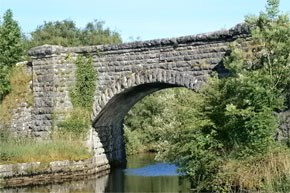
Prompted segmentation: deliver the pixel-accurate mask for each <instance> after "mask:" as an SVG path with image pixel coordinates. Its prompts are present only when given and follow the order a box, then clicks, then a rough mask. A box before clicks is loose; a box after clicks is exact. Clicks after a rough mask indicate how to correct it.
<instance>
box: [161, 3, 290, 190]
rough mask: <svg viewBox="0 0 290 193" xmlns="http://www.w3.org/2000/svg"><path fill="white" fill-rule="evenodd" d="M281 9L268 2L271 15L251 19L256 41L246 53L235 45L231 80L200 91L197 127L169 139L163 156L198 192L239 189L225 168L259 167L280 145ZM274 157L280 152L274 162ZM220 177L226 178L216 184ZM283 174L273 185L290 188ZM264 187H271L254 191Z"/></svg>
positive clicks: (288, 66) (289, 28) (284, 28)
mask: <svg viewBox="0 0 290 193" xmlns="http://www.w3.org/2000/svg"><path fill="white" fill-rule="evenodd" d="M278 5H279V0H268V4H267V6H266V13H264V12H261V14H260V15H259V16H258V17H255V16H250V17H247V18H246V22H247V24H248V25H249V26H250V27H251V35H252V37H251V41H250V42H248V45H247V48H245V47H243V46H242V42H241V41H239V40H238V41H236V42H235V43H233V44H232V45H231V46H230V50H231V54H230V56H228V57H226V58H225V59H224V63H225V66H226V68H228V69H229V70H230V71H231V76H230V77H226V78H223V79H218V78H216V77H213V78H209V79H208V82H207V85H206V87H205V88H203V89H201V90H200V91H199V93H200V94H199V98H200V99H201V101H200V102H199V103H196V105H195V107H194V108H198V109H199V112H201V114H200V115H198V114H196V113H195V114H193V115H194V116H195V117H196V118H197V120H196V124H195V125H191V126H190V125H188V126H187V127H184V128H181V129H179V130H178V132H179V133H178V134H175V135H169V136H166V138H165V139H164V140H166V144H165V145H164V147H163V150H164V151H163V152H161V157H162V156H163V157H164V158H167V159H168V160H169V161H175V162H176V163H177V164H178V165H179V166H180V169H181V171H183V172H185V173H186V174H187V175H188V176H190V179H191V180H192V185H193V187H194V188H196V189H197V190H202V191H222V192H225V191H227V190H228V189H224V188H228V186H235V188H240V187H241V186H240V185H241V184H236V183H237V180H236V179H237V178H235V175H236V173H237V170H235V171H233V172H232V173H231V174H229V173H222V172H223V168H222V167H223V165H226V164H227V163H228V162H229V161H230V160H232V159H234V160H235V162H234V163H235V165H238V164H237V163H239V164H240V165H242V166H245V165H244V164H249V163H250V164H257V167H258V166H259V164H261V163H263V162H261V161H259V160H261V159H256V160H257V162H255V163H253V162H247V159H249V158H259V156H260V157H262V160H263V158H266V157H267V156H268V155H269V153H271V150H272V149H275V148H274V147H275V146H277V143H276V142H274V136H275V134H276V132H277V131H276V130H277V126H278V122H279V120H278V117H277V116H275V113H276V112H277V111H278V110H280V109H281V108H283V107H284V105H285V102H286V99H287V96H289V93H290V92H289V85H290V78H289V74H290V54H289V53H290V21H289V15H286V14H280V15H278V13H279V10H278ZM176 136H178V137H176ZM168 149H169V150H168ZM276 149H277V148H276ZM281 151H282V150H281ZM278 153H279V152H278ZM273 155H274V156H275V155H277V152H276V153H275V154H272V156H269V157H273ZM263 156H264V157H263ZM273 159H280V158H273ZM265 160H266V159H265ZM277 167H278V166H277ZM244 168H247V167H246V166H245V167H244ZM276 169H277V168H276ZM276 169H275V170H276ZM277 170H278V169H277ZM247 172H248V173H250V172H252V171H249V170H248V171H247ZM219 173H222V175H220V176H224V177H225V179H222V180H221V179H216V178H215V176H216V175H217V174H219ZM279 174H281V176H278V178H276V179H274V180H277V179H284V181H283V182H284V183H288V181H287V180H286V181H285V178H283V175H284V173H282V172H281V173H279ZM231 175H233V176H231ZM287 175H288V174H287ZM229 178H232V179H229ZM223 180H224V181H223ZM227 180H228V181H227ZM267 180H268V179H267ZM267 180H265V178H262V179H261V180H260V181H259V180H258V181H259V183H264V182H265V183H266V181H267ZM228 182H229V183H228ZM272 182H273V181H272ZM272 182H271V183H272ZM267 183H268V182H267ZM273 183H275V182H273ZM276 184H277V183H276ZM261 187H266V184H262V185H261V184H254V188H253V187H250V188H252V189H251V190H253V189H255V190H258V189H259V188H261ZM244 188H245V187H244ZM251 190H249V192H251Z"/></svg>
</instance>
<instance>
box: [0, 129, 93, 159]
mask: <svg viewBox="0 0 290 193" xmlns="http://www.w3.org/2000/svg"><path fill="white" fill-rule="evenodd" d="M89 157H91V154H90V153H89V152H88V150H87V148H86V147H85V145H84V144H83V143H82V141H81V140H78V139H76V138H73V137H70V136H69V135H66V136H64V135H54V137H52V139H49V140H43V141H39V140H34V139H30V138H20V139H19V138H15V137H13V136H11V135H10V134H7V132H6V134H5V132H3V131H2V133H1V137H0V164H13V163H27V162H51V161H61V160H82V159H87V158H89Z"/></svg>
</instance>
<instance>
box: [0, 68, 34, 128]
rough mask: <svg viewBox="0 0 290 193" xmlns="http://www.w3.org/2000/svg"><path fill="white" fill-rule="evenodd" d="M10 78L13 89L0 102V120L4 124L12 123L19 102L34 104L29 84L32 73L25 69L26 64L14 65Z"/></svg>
mask: <svg viewBox="0 0 290 193" xmlns="http://www.w3.org/2000/svg"><path fill="white" fill-rule="evenodd" d="M9 80H10V84H11V88H12V89H11V91H10V93H9V94H8V95H7V96H5V98H4V99H3V101H2V102H1V104H0V122H1V123H2V124H10V121H11V118H12V116H13V114H14V113H16V112H17V106H18V105H19V104H21V103H23V102H26V103H28V104H29V105H30V106H31V105H32V104H33V95H32V92H31V89H30V85H29V82H30V81H31V80H32V75H29V74H28V73H27V72H26V71H25V69H24V66H22V65H21V66H16V67H14V68H13V69H12V73H11V75H10V78H9Z"/></svg>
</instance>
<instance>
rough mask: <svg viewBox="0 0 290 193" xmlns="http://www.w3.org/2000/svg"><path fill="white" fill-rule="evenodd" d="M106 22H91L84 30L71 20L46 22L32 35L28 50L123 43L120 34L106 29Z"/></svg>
mask: <svg viewBox="0 0 290 193" xmlns="http://www.w3.org/2000/svg"><path fill="white" fill-rule="evenodd" d="M104 24H105V23H104V22H103V21H97V20H95V21H94V22H90V23H88V24H87V26H86V27H85V28H84V29H81V28H78V27H77V26H76V25H75V23H74V22H73V21H71V20H63V21H55V22H45V23H44V24H43V25H41V26H38V27H37V29H36V30H35V31H33V32H32V33H31V38H30V39H27V40H26V47H27V49H29V48H32V47H35V46H41V45H44V44H51V45H60V46H88V45H100V44H113V43H121V37H120V34H118V33H117V32H114V31H111V30H110V29H109V28H106V29H104Z"/></svg>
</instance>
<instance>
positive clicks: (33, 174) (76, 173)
mask: <svg viewBox="0 0 290 193" xmlns="http://www.w3.org/2000/svg"><path fill="white" fill-rule="evenodd" d="M109 169H110V165H109V162H108V160H107V158H106V157H105V156H94V157H92V158H89V159H86V160H79V161H54V162H49V163H40V162H32V163H22V164H9V165H0V188H7V187H16V186H28V185H33V184H47V183H52V182H64V181H69V180H72V179H80V178H89V177H90V176H92V175H94V176H95V174H97V176H102V175H105V174H107V173H108V172H109Z"/></svg>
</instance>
